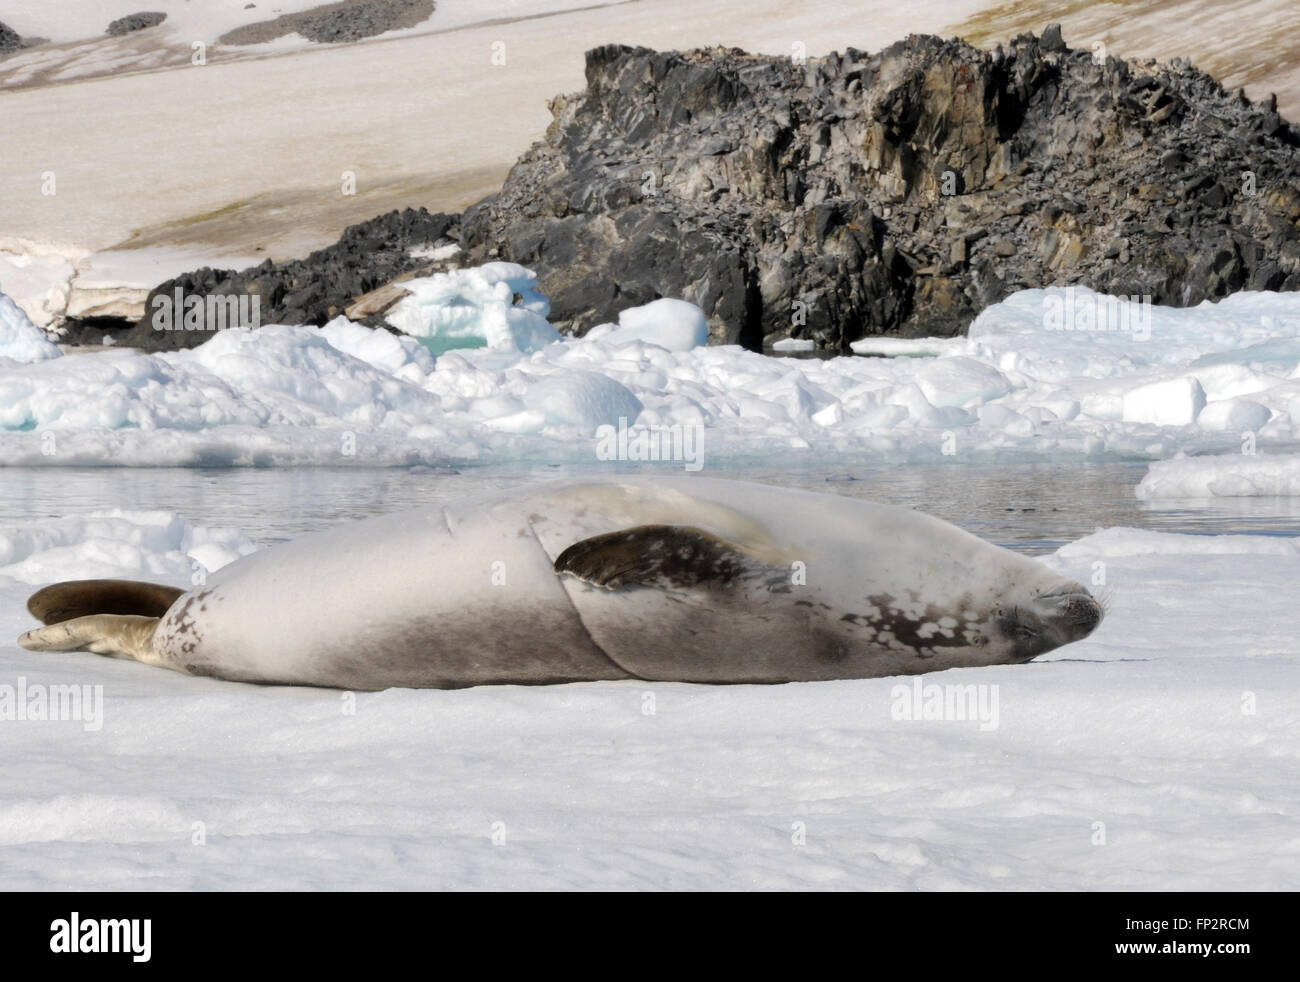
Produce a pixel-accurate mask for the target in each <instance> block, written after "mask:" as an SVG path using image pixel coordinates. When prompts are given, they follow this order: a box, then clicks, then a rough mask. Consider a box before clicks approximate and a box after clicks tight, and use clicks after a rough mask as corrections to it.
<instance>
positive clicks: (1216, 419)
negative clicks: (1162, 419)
mask: <svg viewBox="0 0 1300 982" xmlns="http://www.w3.org/2000/svg"><path fill="white" fill-rule="evenodd" d="M1272 415H1273V414H1272V412H1270V411H1269V408H1268V407H1267V406H1261V405H1260V404H1259V403H1257V402H1251V401H1250V400H1249V399H1221V400H1219V401H1218V402H1211V403H1208V404H1207V405H1206V407H1205V408H1204V409H1202V410H1201V414H1200V415H1199V416H1197V417H1196V424H1197V425H1198V426H1199V427H1201V429H1203V430H1217V431H1220V432H1224V433H1242V432H1244V431H1246V430H1250V431H1251V432H1255V431H1257V430H1259V429H1260V428H1261V427H1262V426H1263V425H1264V424H1265V423H1267V422H1268V421H1269V418H1270V417H1271V416H1272Z"/></svg>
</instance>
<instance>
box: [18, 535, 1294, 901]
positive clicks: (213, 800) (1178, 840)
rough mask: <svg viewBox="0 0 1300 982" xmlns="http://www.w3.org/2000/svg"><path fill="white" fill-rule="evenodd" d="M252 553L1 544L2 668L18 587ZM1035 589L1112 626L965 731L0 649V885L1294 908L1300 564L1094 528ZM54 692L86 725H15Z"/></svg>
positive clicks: (724, 700) (985, 677) (788, 691)
mask: <svg viewBox="0 0 1300 982" xmlns="http://www.w3.org/2000/svg"><path fill="white" fill-rule="evenodd" d="M251 548H253V545H252V543H249V542H248V541H247V540H246V539H245V538H243V537H242V536H240V535H239V534H238V533H235V532H233V531H230V530H224V531H223V530H213V529H195V528H191V527H190V526H189V525H188V524H187V523H186V522H184V521H183V520H182V519H181V518H180V517H178V516H175V515H169V514H165V513H123V512H116V513H108V514H101V515H98V516H93V517H77V518H66V519H51V520H47V521H45V522H42V523H39V524H38V525H36V526H34V527H33V526H26V527H24V528H22V529H14V528H0V563H3V565H0V641H3V640H5V639H9V638H13V637H15V636H16V635H17V634H18V633H19V632H21V631H22V630H24V629H26V628H27V627H29V626H30V623H31V622H30V619H29V618H28V617H27V615H26V614H24V613H23V612H22V603H23V601H24V599H25V597H26V595H27V594H28V593H29V592H30V590H31V589H32V588H33V586H34V585H35V584H38V583H44V582H46V581H49V580H53V579H59V578H63V577H73V576H96V575H107V576H135V577H141V576H147V577H149V578H152V579H155V580H165V581H168V582H172V583H176V584H177V585H182V586H183V585H187V584H188V583H190V582H192V581H193V580H194V579H195V578H196V577H201V576H202V574H203V570H204V569H208V568H215V567H217V566H220V565H221V564H222V563H223V562H225V561H227V560H229V559H232V558H234V557H235V556H236V555H238V554H240V553H243V552H247V551H248V550H249V549H251ZM1047 562H1048V563H1049V564H1050V565H1052V566H1053V567H1054V568H1056V569H1058V570H1061V571H1063V572H1066V573H1068V574H1069V575H1071V576H1075V577H1079V578H1082V579H1083V580H1084V582H1088V583H1092V582H1095V580H1096V578H1097V577H1098V576H1101V577H1102V578H1104V579H1105V582H1106V587H1107V590H1108V591H1109V592H1110V593H1111V595H1112V599H1111V605H1110V610H1109V613H1108V615H1107V619H1106V621H1105V622H1104V623H1103V624H1102V626H1101V627H1100V628H1099V629H1098V631H1097V632H1096V633H1095V634H1094V635H1093V637H1091V638H1089V639H1088V640H1086V641H1084V642H1081V643H1079V644H1076V645H1072V646H1069V647H1067V648H1064V649H1060V650H1058V651H1056V652H1053V653H1052V654H1050V655H1048V656H1045V657H1044V658H1043V659H1040V660H1039V661H1038V662H1035V663H1031V664H1029V665H1025V666H1016V667H1000V668H989V669H971V670H964V671H956V672H949V673H947V674H943V675H935V676H927V677H924V678H923V679H922V680H921V684H922V685H923V686H926V685H933V684H954V685H963V686H965V685H972V686H977V687H979V688H978V689H977V690H975V691H976V692H977V693H978V694H980V695H981V696H982V697H983V698H984V699H985V707H986V710H991V709H992V708H994V706H996V713H993V712H991V711H986V712H985V714H984V715H983V717H982V720H983V722H980V721H977V720H973V719H968V720H961V719H956V718H947V719H931V720H924V719H922V720H911V719H905V718H898V717H899V716H900V715H902V714H901V713H900V712H898V711H897V710H896V705H895V704H896V703H899V700H900V696H902V697H906V699H907V700H908V701H909V703H910V698H911V692H912V686H913V684H914V683H913V680H911V679H897V678H894V679H888V678H887V679H876V680H867V681H860V682H829V683H811V684H801V685H783V686H774V687H764V686H740V687H725V686H724V687H709V686H693V685H684V684H641V683H597V684H582V685H567V686H558V687H542V688H520V687H504V688H479V689H465V690H458V691H432V690H426V691H415V690H390V691H387V692H381V693H375V694H357V695H355V696H354V695H351V694H344V693H339V692H335V691H329V690H313V689H290V688H274V687H255V686H241V685H237V684H233V683H225V682H217V681H213V680H209V679H199V678H187V677H184V676H181V675H176V674H173V673H170V672H167V671H164V670H161V669H154V668H148V667H146V666H143V665H139V664H136V663H134V662H124V661H117V660H112V659H106V658H101V657H98V656H96V655H91V654H86V653H66V654H53V653H35V652H26V651H23V650H21V649H19V648H17V647H15V646H14V645H13V644H12V643H4V644H0V659H3V661H2V662H0V715H4V714H5V713H6V705H7V706H8V707H9V710H8V715H7V716H5V718H3V719H2V720H0V758H2V759H3V760H4V761H5V765H4V773H5V780H4V782H3V783H0V888H3V889H56V888H62V889H131V890H151V889H168V888H173V889H174V888H180V889H235V888H244V889H266V888H276V889H322V888H334V889H338V888H342V889H348V888H355V889H361V888H379V889H389V888H391V889H413V888H463V889H488V888H520V889H529V888H538V889H555V888H580V889H593V888H612V889H624V888H649V889H660V888H677V889H686V888H746V889H749V888H758V889H774V888H795V889H805V888H806V889H921V890H940V889H958V890H961V889H988V888H993V889H1008V890H1020V889H1053V890H1066V889H1069V890H1073V889H1137V890H1156V889H1160V890H1165V889H1208V890H1236V889H1241V890H1269V889H1272V890H1276V889H1293V888H1294V887H1295V884H1296V883H1297V882H1298V878H1300V653H1297V651H1296V647H1295V624H1294V611H1293V609H1291V607H1289V606H1288V605H1286V604H1285V603H1280V602H1279V601H1280V599H1281V598H1282V597H1284V596H1287V595H1288V594H1289V593H1290V592H1291V591H1293V589H1294V583H1295V581H1296V577H1297V575H1300V548H1297V542H1296V540H1294V539H1284V538H1267V537H1251V536H1224V537H1208V536H1183V535H1169V534H1161V533H1151V532H1138V531H1132V530H1124V529H1110V530H1107V531H1105V532H1103V533H1099V534H1097V535H1093V536H1089V537H1088V538H1086V539H1084V540H1082V541H1080V542H1076V543H1074V544H1072V545H1070V546H1067V547H1066V548H1064V549H1062V550H1061V551H1060V552H1059V553H1058V554H1057V555H1055V556H1052V557H1048V559H1047ZM1099 563H1100V564H1101V565H1100V566H1099V565H1098V564H1099ZM55 685H76V686H90V687H92V688H91V689H90V690H88V692H89V698H88V699H87V701H86V702H85V703H84V706H85V707H87V708H88V709H90V710H94V711H83V713H82V714H81V715H82V718H81V719H75V718H63V719H58V720H39V719H32V718H28V719H18V718H14V717H15V715H16V713H15V712H14V704H13V699H14V698H15V697H16V696H17V695H19V693H20V692H23V693H25V694H26V699H27V701H28V702H29V703H30V700H31V699H32V698H33V696H32V693H37V694H40V693H43V692H45V691H46V690H45V689H44V688H43V687H48V686H55ZM94 686H102V690H100V699H101V700H102V701H101V702H100V703H98V704H96V702H95V696H94V693H95V691H96V690H95V689H94V688H93V687H94ZM899 686H902V689H901V690H900V689H899V688H898V687H899ZM6 689H8V691H9V695H8V699H9V702H8V703H6V702H5V700H6ZM922 692H923V696H924V695H925V692H924V690H922ZM994 698H996V704H995V703H994V702H993V701H992V700H993V699H994ZM96 705H98V707H99V708H98V709H97V710H96V709H95V707H96ZM30 715H36V714H35V713H32V714H30ZM64 715H65V716H67V715H70V714H68V713H66V712H65V714H64ZM87 717H89V718H87Z"/></svg>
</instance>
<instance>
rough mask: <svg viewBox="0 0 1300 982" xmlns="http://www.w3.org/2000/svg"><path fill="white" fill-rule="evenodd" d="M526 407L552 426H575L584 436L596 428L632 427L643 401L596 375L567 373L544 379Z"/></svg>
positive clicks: (528, 400)
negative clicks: (621, 420) (620, 424)
mask: <svg viewBox="0 0 1300 982" xmlns="http://www.w3.org/2000/svg"><path fill="white" fill-rule="evenodd" d="M524 404H525V405H526V406H527V407H528V408H529V409H530V410H532V411H533V412H534V413H537V414H539V415H540V416H541V417H542V418H544V419H545V421H546V423H547V424H548V425H551V426H572V427H574V428H576V429H577V430H578V431H579V432H581V433H593V432H595V430H596V427H598V426H603V425H609V426H617V425H618V422H619V420H620V419H625V420H627V425H628V426H631V425H632V424H633V423H635V422H636V418H637V417H638V416H639V415H641V401H640V400H639V399H637V397H636V396H634V395H633V394H632V393H631V391H630V390H629V389H628V388H627V386H625V385H622V384H620V383H618V382H616V381H614V380H613V379H612V378H609V377H608V376H606V375H601V374H599V373H597V372H584V371H577V372H566V373H565V374H564V375H563V376H562V377H552V378H547V379H543V380H542V381H540V382H538V383H537V384H536V385H534V386H533V387H532V388H531V389H529V391H528V392H527V394H526V395H525V396H524Z"/></svg>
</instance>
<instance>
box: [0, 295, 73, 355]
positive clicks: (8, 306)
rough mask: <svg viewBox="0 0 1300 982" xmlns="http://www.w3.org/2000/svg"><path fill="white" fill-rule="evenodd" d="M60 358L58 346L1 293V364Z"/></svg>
mask: <svg viewBox="0 0 1300 982" xmlns="http://www.w3.org/2000/svg"><path fill="white" fill-rule="evenodd" d="M58 356H59V349H58V346H57V345H55V344H54V343H53V342H51V341H50V340H49V339H48V338H46V336H45V332H44V331H42V330H41V329H40V328H39V327H37V326H36V325H35V324H33V323H32V322H31V319H30V318H29V317H28V316H27V315H26V314H25V313H23V311H22V309H21V308H20V307H19V306H18V305H17V304H16V303H14V302H13V301H12V300H10V299H9V298H8V297H7V296H5V295H4V294H3V293H0V364H3V359H6V358H8V359H11V360H12V361H15V362H35V361H44V360H46V359H48V358H57V357H58Z"/></svg>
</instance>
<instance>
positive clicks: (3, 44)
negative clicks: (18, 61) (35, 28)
mask: <svg viewBox="0 0 1300 982" xmlns="http://www.w3.org/2000/svg"><path fill="white" fill-rule="evenodd" d="M22 46H23V39H22V38H21V37H20V36H19V34H18V32H17V31H15V30H14V29H13V28H12V27H10V26H9V25H8V24H0V55H4V54H8V53H9V52H10V51H17V50H18V49H19V48H21V47H22Z"/></svg>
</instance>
